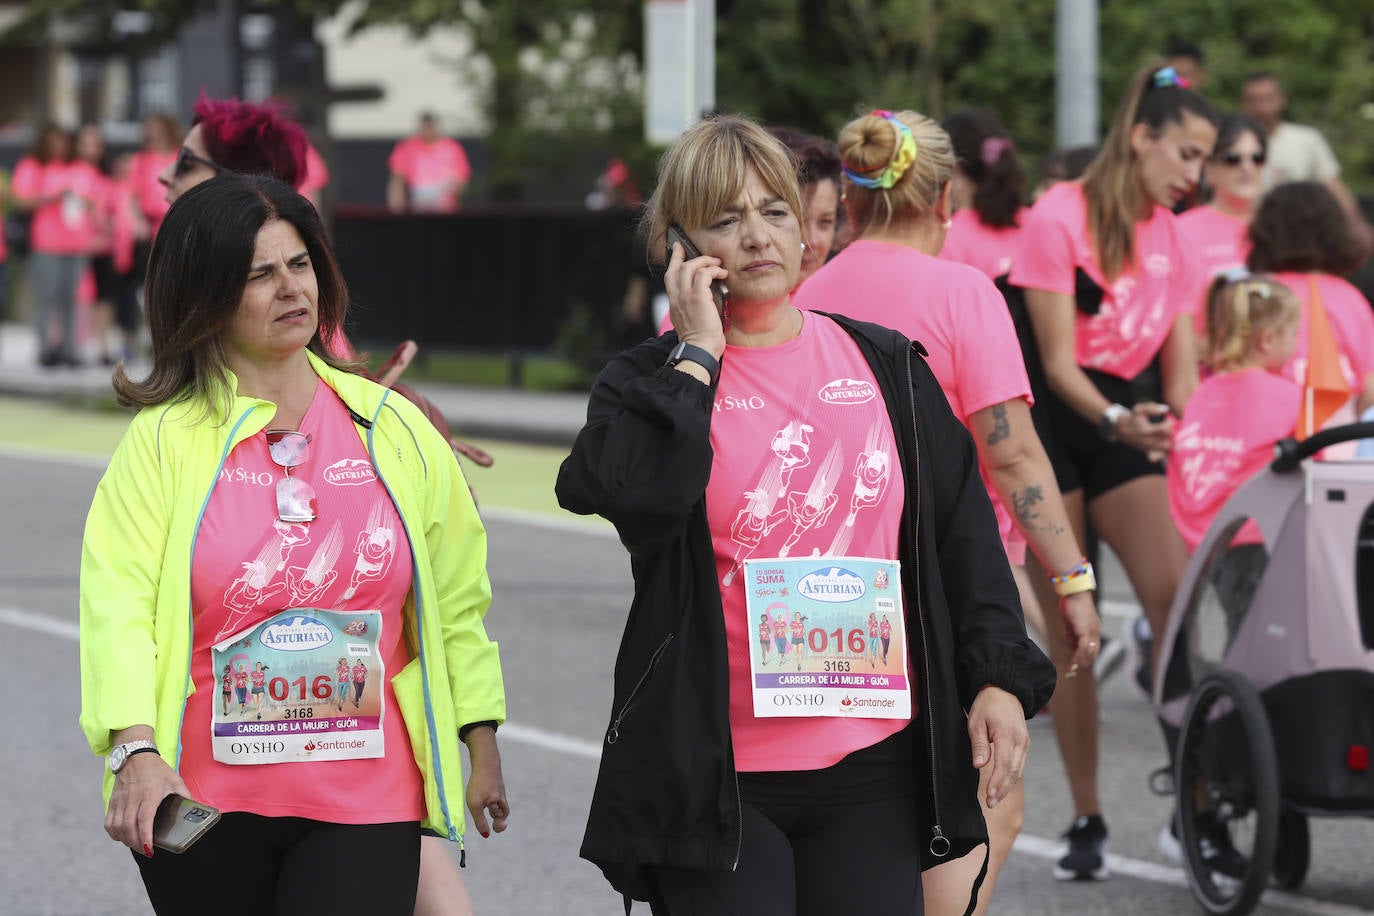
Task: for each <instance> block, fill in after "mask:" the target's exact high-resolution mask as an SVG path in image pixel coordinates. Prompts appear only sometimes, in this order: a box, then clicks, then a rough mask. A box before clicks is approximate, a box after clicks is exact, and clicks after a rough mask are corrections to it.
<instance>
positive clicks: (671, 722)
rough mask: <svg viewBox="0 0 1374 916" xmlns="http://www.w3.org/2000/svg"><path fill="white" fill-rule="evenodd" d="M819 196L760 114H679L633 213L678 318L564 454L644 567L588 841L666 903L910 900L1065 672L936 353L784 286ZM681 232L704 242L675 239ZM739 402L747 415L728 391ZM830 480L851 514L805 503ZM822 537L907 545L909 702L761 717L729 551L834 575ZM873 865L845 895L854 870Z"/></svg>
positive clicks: (622, 889) (748, 907)
mask: <svg viewBox="0 0 1374 916" xmlns="http://www.w3.org/2000/svg"><path fill="white" fill-rule="evenodd" d="M802 213H803V210H802V204H801V197H800V193H799V189H798V187H797V181H796V173H795V170H794V166H793V163H792V161H791V158H790V156H789V155H788V153H787V150H786V149H785V148H784V147H783V146H782V145H781V144H780V143H779V142H778V141H777V140H776V139H774V138H773V137H771V136H769V135H768V134H767V132H765V131H764V130H762V129H761V128H759V127H758V126H757V125H756V124H754V123H753V122H751V121H748V120H745V119H743V118H738V117H731V116H719V117H714V118H709V119H707V120H704V121H702V122H700V123H698V124H696V125H694V126H693V127H691V128H689V129H688V130H687V131H686V132H685V133H683V135H682V136H681V137H680V138H679V140H678V141H677V143H676V144H674V146H673V147H672V148H671V149H670V150H669V151H668V152H667V153H666V154H665V155H664V157H663V159H662V161H661V162H660V165H659V181H658V187H657V190H656V191H655V192H654V196H653V199H652V200H651V201H650V203H649V205H648V211H647V214H646V217H645V227H644V228H645V232H646V234H647V237H648V239H649V250H650V251H652V252H664V251H665V250H666V252H667V255H668V268H667V273H666V275H665V280H666V285H667V289H668V296H669V300H670V308H671V313H672V319H673V326H674V328H676V331H675V332H673V333H669V334H666V335H664V336H662V337H659V338H657V339H654V340H649V341H645V342H644V343H643V344H640V345H639V346H638V347H635V348H634V349H632V350H628V351H626V352H625V353H622V354H621V355H619V356H617V357H616V358H615V359H613V360H612V361H611V363H610V364H609V365H608V366H607V367H606V368H605V369H604V370H603V371H602V373H601V375H600V376H599V378H598V379H597V382H596V385H595V387H594V388H593V392H592V397H591V401H590V404H589V406H588V418H587V424H586V426H585V427H583V429H582V431H581V432H580V433H579V435H578V438H577V441H576V443H575V444H574V446H573V450H572V454H571V455H569V457H568V459H567V460H566V461H564V463H563V466H562V468H561V469H560V471H559V476H558V485H557V492H558V498H559V502H560V503H561V504H562V505H563V506H564V507H565V508H567V509H569V510H571V511H574V512H578V513H583V514H588V513H597V514H600V515H602V516H604V517H606V518H607V519H609V520H610V521H611V522H613V523H614V524H615V526H616V528H617V530H618V531H619V534H620V537H621V540H622V542H623V543H624V544H625V545H626V547H627V549H628V551H629V553H630V557H631V569H632V572H633V575H634V581H635V596H634V600H633V603H632V605H631V610H630V614H629V617H628V619H627V623H626V629H625V634H624V637H623V640H622V644H621V647H620V651H619V658H620V662H618V663H617V666H616V676H615V687H614V694H615V696H614V699H613V704H612V719H611V723H610V726H609V727H608V728H607V731H606V741H605V744H604V747H603V750H602V755H601V765H600V775H599V777H598V780H597V786H596V789H595V792H594V794H593V798H592V808H591V814H590V817H589V819H588V824H587V831H586V835H585V837H584V840H583V845H582V855H583V857H585V858H587V859H590V860H591V861H593V862H594V863H596V864H597V865H598V866H600V867H601V869H602V871H603V872H604V874H605V875H606V877H607V879H608V880H609V881H610V883H611V885H612V886H613V887H614V888H615V889H616V890H617V891H618V892H619V893H621V894H623V895H625V896H626V897H627V898H633V899H639V900H649V901H650V902H651V905H652V907H653V910H654V912H655V913H658V914H670V916H674V914H680V913H692V914H702V916H706V914H726V913H751V914H757V916H773V914H778V916H783V914H786V916H793V914H830V913H840V912H849V911H851V910H852V909H853V908H854V907H855V906H856V905H857V906H859V907H860V908H861V909H862V910H863V912H865V913H867V914H871V916H898V914H900V916H908V914H918V913H921V912H922V896H921V877H920V875H921V870H922V868H925V867H929V866H931V865H934V864H936V863H937V862H941V861H949V860H950V859H951V858H958V857H962V856H963V855H965V854H967V853H968V852H969V851H971V850H973V849H974V848H975V847H977V846H978V845H980V844H983V843H985V842H986V841H987V837H986V830H985V828H984V824H983V818H982V812H981V809H980V807H979V803H978V797H977V796H978V788H977V787H978V771H979V769H981V768H984V767H988V766H991V767H992V770H993V772H992V777H991V779H990V780H989V788H988V792H987V795H988V797H989V799H990V801H991V802H992V803H993V804H996V803H997V801H999V800H1000V799H1001V798H1004V797H1005V796H1006V794H1007V793H1008V792H1009V791H1010V790H1011V787H1012V786H1013V785H1014V784H1015V782H1016V781H1017V780H1018V779H1019V778H1020V774H1021V769H1022V767H1023V766H1024V759H1025V750H1026V743H1027V736H1026V726H1025V717H1026V715H1027V714H1028V713H1031V712H1033V711H1034V710H1036V709H1038V708H1039V705H1038V704H1039V703H1040V701H1041V699H1042V698H1043V697H1045V696H1046V695H1047V694H1048V692H1049V691H1050V690H1051V689H1052V687H1053V680H1054V674H1053V671H1052V670H1051V669H1050V666H1049V664H1048V662H1047V660H1046V659H1045V658H1044V656H1043V655H1042V654H1041V653H1040V652H1039V650H1038V649H1036V648H1035V647H1034V645H1033V644H1032V643H1031V642H1030V641H1029V639H1028V638H1027V637H1026V633H1025V626H1024V624H1023V623H1022V621H1021V618H1020V615H1019V614H1018V612H1017V608H1016V591H1015V586H1014V584H1013V583H1012V579H1011V574H1010V571H1009V569H1008V568H1007V563H1006V557H1005V554H1004V553H1002V548H1001V544H1000V542H999V541H998V538H997V529H996V522H995V519H994V517H993V514H992V510H991V507H990V505H989V504H988V500H987V494H986V491H985V490H984V489H983V487H982V484H981V481H980V480H979V477H978V467H977V458H976V453H975V451H974V448H973V445H972V442H971V441H970V440H969V437H968V434H967V432H966V431H965V430H964V428H963V427H962V426H961V425H960V424H959V423H958V421H957V420H956V419H955V418H954V416H953V415H952V414H951V413H950V410H949V406H948V403H947V402H946V401H945V398H944V396H943V394H941V392H940V389H939V386H938V384H937V383H936V382H935V379H934V377H933V376H932V375H931V372H930V370H929V368H928V367H927V366H926V364H925V361H924V360H923V359H922V358H921V357H920V355H919V353H918V352H917V351H916V350H915V349H914V348H913V347H912V345H911V342H910V341H909V340H907V338H906V337H904V336H903V335H901V334H899V333H897V332H895V331H891V330H888V329H885V328H879V327H877V326H874V325H867V324H863V323H861V322H855V321H852V320H849V319H846V318H843V317H840V316H835V315H826V314H822V313H820V312H802V311H800V310H798V309H797V308H796V306H794V305H793V302H792V299H791V294H792V290H793V289H794V288H795V287H796V285H797V277H798V272H799V270H800V264H801V242H802V236H801V217H802ZM672 225H677V226H679V227H681V229H682V231H683V232H684V233H685V235H686V236H687V237H689V238H690V239H691V240H692V241H693V242H695V243H696V247H697V248H699V249H700V251H701V256H699V257H693V258H688V257H686V256H685V253H684V250H683V247H682V245H680V244H674V245H672V246H671V248H669V246H668V245H667V244H666V238H667V232H668V228H669V227H670V226H672ZM718 281H725V282H726V283H727V284H728V286H729V291H730V298H729V303H728V304H729V313H730V322H729V327H728V328H727V327H726V326H725V324H724V322H723V321H722V316H721V312H720V309H719V308H718V306H717V304H716V301H715V297H714V296H713V294H712V290H711V286H712V284H713V283H715V282H718ZM842 305H843V303H841V302H836V303H834V306H835V307H836V308H838V307H841V306H842ZM819 391H824V392H826V395H825V396H818V395H817V392H819ZM736 399H743V400H742V403H745V404H751V405H754V406H755V407H757V409H749V410H736V411H723V410H717V409H716V406H717V404H721V403H725V402H726V401H729V402H730V403H734V402H735V400H736ZM780 443H781V444H782V446H783V447H779V445H780ZM790 443H794V444H795V446H794V445H793V444H790ZM803 445H804V448H803V447H802V446H803ZM879 456H881V457H879ZM850 494H853V498H852V499H850V498H848V497H850ZM830 496H836V497H840V498H844V504H845V505H848V506H849V507H850V511H849V512H848V513H846V512H843V511H834V512H829V513H826V514H825V517H824V518H823V519H822V518H821V517H820V514H817V513H813V512H811V511H809V510H808V511H807V512H806V513H805V514H804V517H803V515H802V509H803V508H804V504H809V503H814V504H815V505H821V504H822V503H830V504H831V505H832V506H833V505H835V504H838V502H839V500H838V499H837V500H835V501H833V502H832V501H830V500H829V497H830ZM794 515H796V516H797V518H796V519H794V520H793V524H783V522H784V521H786V520H787V519H790V518H793V516H794ZM751 518H754V519H762V520H764V524H762V525H761V526H751V525H747V524H741V522H742V521H747V520H748V519H751ZM798 521H803V522H806V524H804V525H798V524H797V522H798ZM799 528H800V529H801V530H800V532H798V529H799ZM793 538H795V541H793ZM789 544H790V545H791V546H790V547H789ZM784 547H788V550H789V552H787V553H786V557H791V558H795V559H792V560H786V559H785V558H784V555H783V553H782V551H783V549H784ZM917 551H919V553H920V556H921V557H922V560H921V565H920V571H921V572H920V575H919V576H917V575H916V560H915V558H916V552H917ZM830 556H837V557H838V556H845V557H853V558H871V561H876V562H878V563H882V564H886V563H889V562H891V561H892V560H898V561H899V562H900V563H901V566H900V576H901V582H900V588H898V587H897V586H898V583H896V582H893V583H892V590H891V591H888V592H886V594H892V593H893V592H894V591H895V592H900V593H904V594H905V602H904V604H905V606H904V616H903V618H902V622H901V623H900V624H899V625H897V626H893V627H891V629H890V631H889V640H890V642H891V643H892V650H893V651H894V652H895V651H897V650H898V648H899V646H904V647H909V649H910V652H911V656H910V658H911V659H912V662H913V664H912V668H911V670H913V671H915V672H916V677H914V678H913V679H912V680H913V686H914V688H915V691H916V692H917V693H919V701H918V702H919V710H918V711H917V714H916V715H915V717H914V718H913V717H912V715H911V714H910V712H909V711H908V712H907V713H905V714H892V715H889V714H875V713H881V712H882V711H881V710H874V709H870V710H866V711H865V710H856V714H853V715H850V714H840V707H839V706H838V705H837V706H836V707H834V710H835V713H834V714H827V713H826V711H825V710H824V709H819V708H813V709H812V710H811V711H812V712H817V711H819V712H820V713H821V714H820V715H814V714H807V715H801V716H798V715H796V714H795V711H796V709H799V708H800V707H794V711H793V714H792V715H787V716H781V717H773V716H758V715H755V709H756V708H757V707H756V698H755V696H754V690H755V687H756V682H755V681H754V680H753V679H752V678H751V676H750V671H749V651H750V647H751V643H752V635H753V634H752V621H753V618H752V617H751V616H748V615H749V607H748V605H749V602H750V600H751V598H750V595H752V590H751V588H750V584H749V583H746V581H745V580H746V575H739V574H737V567H738V565H739V564H740V563H741V562H743V561H747V560H748V559H750V558H753V559H757V560H760V561H768V562H784V563H788V562H790V563H793V564H796V565H797V566H800V565H801V564H803V563H804V562H805V561H806V560H808V559H810V558H812V557H818V558H822V559H818V560H817V562H818V564H819V565H820V566H821V567H822V569H821V572H822V573H824V574H826V575H829V570H830V566H829V565H827V564H828V561H827V560H826V559H823V558H825V557H830ZM765 568H766V567H765ZM835 575H840V574H839V573H836V574H835ZM850 576H851V578H846V579H844V580H843V581H845V582H847V583H849V585H848V586H847V587H849V588H853V587H854V585H853V579H852V574H850ZM746 593H748V595H747V594H746ZM753 600H759V599H758V598H757V596H754V599H753ZM789 600H790V599H789ZM776 622H777V623H778V624H781V625H782V626H783V627H785V625H786V623H785V620H784V619H783V618H782V616H781V612H779V615H778V617H777V618H776ZM777 632H778V630H775V633H777ZM782 632H783V633H785V632H786V630H785V629H783V630H782ZM862 633H863V631H862V628H861V627H860V626H859V625H858V623H857V622H856V623H855V625H854V627H853V629H852V634H853V638H852V639H851V640H849V641H847V642H845V643H844V645H843V646H841V647H839V648H838V649H836V650H835V652H836V658H837V659H838V658H844V659H848V658H851V657H852V653H853V651H854V649H853V648H850V647H851V646H853V647H857V646H858V641H860V640H861V639H862ZM812 663H813V664H814V660H813V661H812ZM846 664H847V663H846ZM864 676H865V677H867V675H864ZM770 677H776V678H784V677H796V675H794V674H790V673H789V674H784V675H770ZM886 677H888V678H894V677H895V676H894V675H886ZM903 683H905V678H903ZM761 689H767V688H761ZM808 695H809V694H808ZM834 701H835V703H837V704H838V703H839V699H838V697H836V698H835V700H834ZM765 702H766V701H765ZM911 709H916V707H915V706H913V707H911ZM965 709H966V710H968V714H967V716H965V713H964V710H965ZM803 712H805V710H803ZM989 745H991V746H992V748H993V749H994V751H995V754H989V752H988V747H989ZM994 756H995V758H996V760H995V762H994V759H993V758H994ZM875 871H876V872H877V873H880V874H882V875H884V876H885V877H884V880H883V881H881V882H875V883H865V884H863V885H862V889H861V891H857V892H856V886H855V884H854V881H853V879H852V876H853V875H856V874H862V873H873V872H875ZM970 883H971V884H976V882H970ZM968 890H969V891H975V888H973V887H970V888H969V889H968ZM856 893H861V894H862V897H861V898H859V897H856Z"/></svg>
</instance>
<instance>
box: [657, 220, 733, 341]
mask: <svg viewBox="0 0 1374 916" xmlns="http://www.w3.org/2000/svg"><path fill="white" fill-rule="evenodd" d="M728 276H729V272H728V271H726V269H725V268H724V267H722V266H721V261H720V258H713V257H709V256H707V255H702V256H701V257H699V258H693V259H692V260H690V261H686V260H684V253H683V251H682V246H681V245H679V244H678V243H676V242H674V243H673V253H672V255H671V257H669V259H668V269H667V271H666V272H665V273H664V275H663V285H664V286H665V287H666V288H667V291H668V314H669V315H670V316H671V318H672V321H673V328H674V329H675V330H676V331H677V336H678V340H682V341H685V342H687V343H689V344H692V345H693V346H697V347H701V348H702V349H703V350H705V351H706V352H708V353H710V354H711V355H712V356H714V357H716V358H717V359H720V357H721V355H722V354H723V353H724V352H725V327H724V325H722V323H721V319H720V311H719V310H718V309H717V308H716V300H715V297H713V296H712V295H711V283H712V282H713V281H715V280H724V279H726V278H727V277H728Z"/></svg>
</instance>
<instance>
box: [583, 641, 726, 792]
mask: <svg viewBox="0 0 1374 916" xmlns="http://www.w3.org/2000/svg"><path fill="white" fill-rule="evenodd" d="M673 636H674V634H672V633H669V634H668V635H667V636H665V637H664V638H663V642H661V643H659V644H658V648H657V649H655V650H654V654H653V655H650V656H649V664H648V665H647V666H646V667H645V669H644V673H643V674H641V675H640V676H639V680H638V681H636V682H635V686H634V689H633V690H631V691H630V695H629V696H628V697H626V698H625V702H624V703H623V704H621V707H620V712H618V713H616V715H615V721H613V722H612V723H611V727H610V728H609V729H607V730H606V743H607V744H615V743H616V742H617V741H619V740H620V722H621V720H622V719H624V718H625V715H626V714H627V713H628V712H629V711H630V707H631V706H633V705H634V702H635V699H636V698H637V697H638V696H639V691H640V690H641V689H642V688H643V687H644V682H645V681H647V680H648V679H649V675H651V674H653V673H654V669H655V668H657V667H658V662H659V659H661V658H663V653H664V652H666V651H668V644H669V643H671V642H672V641H673ZM736 791H738V789H737V790H736Z"/></svg>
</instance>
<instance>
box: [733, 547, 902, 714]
mask: <svg viewBox="0 0 1374 916" xmlns="http://www.w3.org/2000/svg"><path fill="white" fill-rule="evenodd" d="M744 573H745V583H746V588H745V612H746V613H747V614H748V615H749V624H750V629H749V632H754V630H755V628H757V632H758V634H759V635H758V639H757V641H756V644H755V645H754V646H753V648H752V650H751V651H750V653H749V671H750V676H751V680H752V682H753V695H754V715H755V716H758V717H760V718H771V717H777V716H852V717H856V718H863V719H909V718H911V685H910V680H909V678H908V676H907V646H906V624H905V620H904V619H903V611H902V578H901V564H900V563H898V562H897V561H896V560H872V559H866V558H862V557H798V558H783V559H772V560H746V561H745V562H744ZM765 626H766V627H767V628H768V632H769V633H770V635H771V639H770V640H769V641H767V642H765V640H764V639H763V633H764V628H765Z"/></svg>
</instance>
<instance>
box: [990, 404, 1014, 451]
mask: <svg viewBox="0 0 1374 916" xmlns="http://www.w3.org/2000/svg"><path fill="white" fill-rule="evenodd" d="M992 421H993V426H992V432H990V433H988V445H996V444H997V443H999V442H1001V441H1002V440H1004V439H1006V438H1008V437H1010V436H1011V421H1010V420H1008V419H1007V405H1006V404H995V405H993V408H992Z"/></svg>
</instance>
